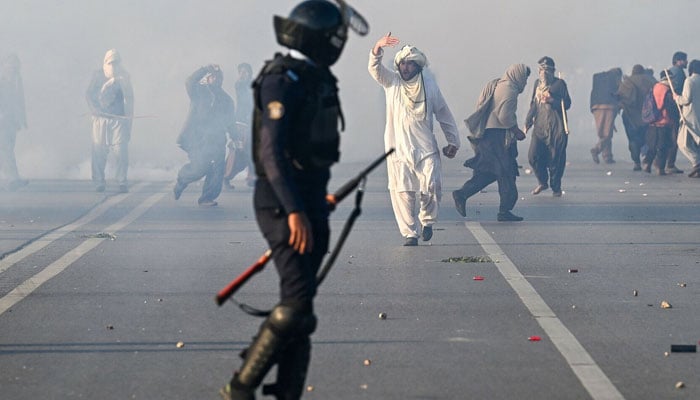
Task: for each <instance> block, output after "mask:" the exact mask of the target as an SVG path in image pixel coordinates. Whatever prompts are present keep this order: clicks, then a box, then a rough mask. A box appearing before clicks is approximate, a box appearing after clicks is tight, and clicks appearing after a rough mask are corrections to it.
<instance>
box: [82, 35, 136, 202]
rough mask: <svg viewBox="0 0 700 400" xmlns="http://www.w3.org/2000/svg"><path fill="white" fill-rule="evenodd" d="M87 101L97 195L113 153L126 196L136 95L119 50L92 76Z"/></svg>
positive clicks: (102, 187)
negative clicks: (110, 154)
mask: <svg viewBox="0 0 700 400" xmlns="http://www.w3.org/2000/svg"><path fill="white" fill-rule="evenodd" d="M86 98H87V103H88V106H89V107H90V111H91V113H92V181H93V183H94V184H95V189H96V190H97V191H98V192H103V191H104V190H105V166H106V165H107V156H108V155H109V152H110V151H112V152H113V153H114V155H115V156H116V159H117V164H116V180H117V184H118V185H119V192H122V193H124V192H127V191H128V190H129V189H128V183H127V179H126V175H127V170H128V168H129V147H128V146H129V140H130V138H131V126H132V122H133V117H134V92H133V89H132V87H131V78H130V77H129V73H128V72H127V71H126V70H125V69H124V67H123V66H122V59H121V56H120V55H119V52H117V50H115V49H111V50H108V51H107V53H106V54H105V57H104V61H103V63H102V69H101V70H97V71H95V73H94V74H93V77H92V81H91V82H90V85H89V86H88V90H87V93H86Z"/></svg>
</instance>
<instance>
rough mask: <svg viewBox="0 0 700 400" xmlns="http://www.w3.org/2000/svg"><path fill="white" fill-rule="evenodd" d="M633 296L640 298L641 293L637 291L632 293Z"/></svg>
mask: <svg viewBox="0 0 700 400" xmlns="http://www.w3.org/2000/svg"><path fill="white" fill-rule="evenodd" d="M632 296H634V297H637V296H639V292H638V291H637V290H636V289H635V290H633V291H632Z"/></svg>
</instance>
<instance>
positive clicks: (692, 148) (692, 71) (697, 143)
mask: <svg viewBox="0 0 700 400" xmlns="http://www.w3.org/2000/svg"><path fill="white" fill-rule="evenodd" d="M688 74H689V75H690V76H689V77H688V79H686V80H685V82H684V83H683V91H682V92H681V95H680V96H678V95H677V96H676V97H675V100H676V103H678V105H680V106H681V113H682V117H681V125H680V128H679V129H678V149H679V150H680V151H681V153H683V155H685V156H686V157H687V158H688V161H690V164H691V165H692V168H691V170H690V172H689V173H688V176H689V177H691V178H700V114H699V113H700V60H693V61H691V62H690V65H688Z"/></svg>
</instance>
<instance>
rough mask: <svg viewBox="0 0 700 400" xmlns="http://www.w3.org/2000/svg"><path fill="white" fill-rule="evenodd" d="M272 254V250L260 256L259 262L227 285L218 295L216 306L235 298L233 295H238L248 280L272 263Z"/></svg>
mask: <svg viewBox="0 0 700 400" xmlns="http://www.w3.org/2000/svg"><path fill="white" fill-rule="evenodd" d="M271 254H272V250H270V249H268V250H267V251H265V253H264V254H263V255H262V256H260V258H258V260H257V261H256V262H255V263H254V264H253V265H251V266H250V267H248V268H247V269H246V270H245V271H243V273H242V274H240V275H239V276H238V277H237V278H236V279H234V280H232V281H231V283H229V284H228V285H226V287H225V288H223V289H221V290H220V291H219V293H217V294H216V299H215V301H216V304H217V305H219V306H221V305H222V304H224V302H226V300H228V299H229V298H230V297H231V296H233V294H234V293H236V292H237V291H238V289H240V287H241V286H243V285H244V284H245V283H246V282H248V279H250V278H252V277H253V275H255V274H257V273H258V272H260V271H262V270H263V268H265V264H267V262H268V261H270V255H271Z"/></svg>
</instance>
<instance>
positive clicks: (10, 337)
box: [0, 156, 700, 400]
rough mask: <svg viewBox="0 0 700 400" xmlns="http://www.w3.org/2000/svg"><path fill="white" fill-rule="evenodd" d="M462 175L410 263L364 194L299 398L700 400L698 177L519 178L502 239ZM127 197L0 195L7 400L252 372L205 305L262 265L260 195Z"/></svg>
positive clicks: (233, 319) (452, 170)
mask: <svg viewBox="0 0 700 400" xmlns="http://www.w3.org/2000/svg"><path fill="white" fill-rule="evenodd" d="M681 157H682V156H679V158H681ZM370 158H371V157H368V161H369V159H370ZM680 166H681V167H686V168H687V165H686V164H683V163H680ZM361 167H362V165H361V164H351V165H347V164H341V165H339V166H337V167H336V169H335V175H334V179H333V181H332V184H331V189H334V188H337V187H339V186H340V185H341V184H342V183H343V182H344V181H345V180H346V179H348V178H350V177H352V175H353V171H354V170H359V169H360V168H361ZM466 177H467V176H466V172H465V170H464V169H463V168H462V167H461V166H460V162H458V161H457V160H454V161H449V162H446V164H445V178H444V182H443V186H444V194H445V196H444V199H443V202H442V208H441V215H440V222H439V224H437V225H436V226H435V235H434V237H433V239H432V240H431V241H430V242H420V246H418V247H415V248H406V247H402V246H401V244H402V242H403V240H402V238H401V237H400V235H399V234H398V231H397V228H396V224H395V222H394V219H393V214H392V212H391V209H390V204H389V200H388V193H387V192H386V190H385V185H386V173H385V171H384V167H380V168H379V170H378V171H376V172H375V173H374V174H372V175H371V176H370V178H369V181H368V186H367V190H366V195H365V201H364V203H363V214H362V215H361V216H360V218H359V220H358V221H357V223H356V226H355V229H354V230H353V232H352V234H351V235H350V237H349V239H348V240H347V242H346V245H345V248H344V249H343V251H342V253H341V254H340V256H339V257H338V260H337V262H336V265H335V267H334V269H333V270H331V272H330V274H329V275H328V278H327V279H326V282H325V283H324V284H323V286H322V287H321V288H320V293H319V295H318V298H317V302H316V313H317V315H318V318H319V326H318V329H317V331H316V333H315V334H314V336H313V345H314V348H313V356H312V363H311V367H310V370H309V376H308V380H307V384H308V385H309V386H308V388H307V392H306V393H305V395H304V398H306V399H425V400H427V399H431V400H433V399H622V398H624V399H697V398H700V375H698V371H700V358H699V357H698V355H697V353H676V352H671V346H672V345H674V344H686V345H697V344H698V340H699V339H700V307H699V305H700V298H699V297H698V294H700V275H699V274H698V269H699V268H700V249H699V243H700V236H699V233H698V232H700V229H699V228H700V207H698V203H699V200H700V180H696V179H691V178H687V177H685V176H684V175H673V176H666V177H659V176H654V175H648V174H645V173H642V172H632V171H631V164H630V163H629V162H625V161H620V162H618V163H617V164H615V165H610V166H608V165H593V164H592V163H591V162H590V161H588V160H574V161H572V162H571V163H570V165H569V166H568V169H567V173H566V175H565V181H564V191H565V194H564V196H563V197H562V198H554V197H552V196H551V192H549V191H547V192H543V193H542V194H540V195H538V196H533V195H531V194H530V193H529V190H530V189H532V188H533V187H534V186H535V179H534V177H533V176H532V175H530V174H528V173H527V168H523V170H522V176H521V177H520V178H519V179H518V187H519V190H520V192H521V194H520V201H519V202H518V204H517V206H516V209H515V210H514V212H515V213H516V214H518V215H522V216H523V217H525V221H523V222H520V223H498V222H496V221H495V214H496V211H497V207H498V194H497V190H496V187H495V186H491V187H489V188H487V192H486V193H481V194H478V195H477V196H475V197H474V198H472V199H470V200H469V202H468V203H467V218H461V217H460V216H459V215H458V214H457V213H456V211H455V210H454V207H453V204H452V199H451V195H450V192H451V190H453V189H454V188H456V187H458V186H459V185H461V183H462V182H463V181H464V179H465V178H466ZM114 189H115V188H113V187H108V191H107V192H106V193H104V194H99V193H95V192H94V191H93V189H92V185H91V184H90V183H89V182H86V181H42V180H33V181H32V182H31V183H30V185H29V186H27V187H26V188H23V189H22V190H20V191H18V192H13V193H10V192H1V191H0V255H2V258H1V259H0V398H2V399H12V400H24V399H147V400H155V399H215V398H218V397H217V394H216V393H217V391H218V389H219V388H220V387H221V386H222V385H223V384H224V383H226V382H227V380H228V379H229V378H230V375H231V372H232V370H233V369H235V368H237V367H238V366H239V365H240V360H239V359H238V353H239V352H240V351H241V350H242V349H243V348H244V347H245V346H246V345H247V344H248V342H249V340H250V338H251V336H252V335H254V334H255V332H256V330H257V327H258V325H259V324H260V322H261V320H260V319H257V318H253V317H250V316H248V315H246V314H244V313H243V312H241V311H240V310H239V309H238V308H237V307H236V306H235V305H234V304H233V303H227V304H225V305H224V306H223V307H217V306H216V305H215V303H214V301H213V300H214V295H215V293H216V292H217V291H218V290H219V289H220V288H222V287H223V286H224V285H225V284H226V283H228V282H229V281H230V280H231V279H233V278H234V277H235V276H236V275H237V274H238V273H240V272H241V271H242V270H243V269H244V268H245V267H247V266H248V265H249V264H250V263H252V262H253V261H254V260H255V259H257V258H258V257H259V256H260V254H261V253H262V252H263V251H264V250H265V249H266V247H265V243H264V241H263V239H262V237H261V235H260V234H259V232H258V231H257V228H256V225H255V221H254V217H253V213H252V207H251V191H250V189H249V188H246V187H241V188H237V189H236V190H233V191H225V192H223V193H222V195H221V197H220V198H219V203H220V204H219V207H217V208H211V209H202V208H199V207H197V205H196V199H197V196H198V190H199V189H200V187H198V186H196V185H195V186H192V187H190V188H188V189H187V191H186V192H185V193H184V194H183V196H182V198H181V199H180V200H179V201H177V202H176V201H175V200H174V199H173V198H172V193H171V189H172V185H171V183H170V182H133V183H132V187H131V191H130V192H129V193H128V194H117V193H115V192H114ZM348 200H349V201H346V202H344V203H343V204H341V206H340V207H339V209H338V210H337V211H336V212H335V213H334V214H333V221H332V226H333V231H334V238H335V237H337V233H338V232H340V230H341V227H342V225H343V223H344V219H345V218H346V217H347V215H348V214H349V213H350V211H351V209H352V197H349V198H348ZM570 271H571V272H570ZM573 271H577V272H573ZM477 276H478V277H483V280H475V279H474V278H475V277H477ZM276 285H277V278H276V273H275V272H274V268H268V269H266V270H265V271H263V272H262V273H261V274H259V275H257V276H255V277H254V278H253V279H252V280H251V281H250V282H249V284H247V285H246V286H245V287H244V288H243V289H242V290H241V291H240V292H239V294H238V295H237V296H236V299H237V300H239V301H242V302H245V303H248V304H251V305H253V306H256V307H260V308H268V307H270V306H272V305H274V303H275V301H276V296H277V288H276ZM662 301H666V302H668V303H670V304H671V305H672V308H669V309H664V308H661V303H662ZM380 313H386V315H387V318H386V319H380V318H379V317H378V315H379V314H380ZM534 337H539V338H540V340H539V341H536V340H530V339H533V338H534ZM178 342H180V343H181V344H182V345H183V346H180V347H178V346H177V344H178ZM365 360H369V364H370V365H365V364H367V362H366V361H365ZM273 377H274V375H273V374H270V376H269V377H268V381H269V380H270V379H272V378H273ZM678 382H683V385H684V387H682V388H677V387H676V385H677V383H678Z"/></svg>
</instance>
